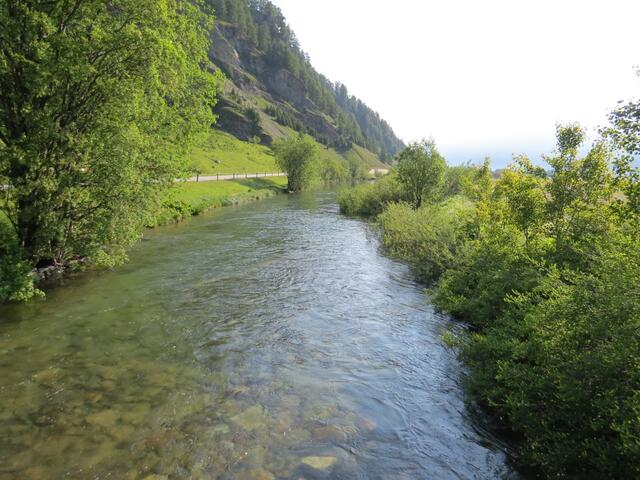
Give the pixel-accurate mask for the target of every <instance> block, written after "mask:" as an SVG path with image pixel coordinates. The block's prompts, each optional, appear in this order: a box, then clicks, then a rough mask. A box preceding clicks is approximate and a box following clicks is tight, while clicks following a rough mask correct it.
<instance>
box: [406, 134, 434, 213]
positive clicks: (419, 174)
mask: <svg viewBox="0 0 640 480" xmlns="http://www.w3.org/2000/svg"><path fill="white" fill-rule="evenodd" d="M397 161H398V166H397V171H398V181H399V182H400V183H401V184H402V185H403V186H404V188H405V190H406V192H407V194H408V196H409V198H410V200H411V203H412V204H413V205H414V207H420V206H421V205H422V203H423V202H424V201H428V202H433V201H434V200H435V199H436V198H437V195H438V193H439V191H440V189H441V187H442V183H443V180H444V173H445V169H446V163H445V161H444V158H443V157H442V155H440V153H439V152H438V150H437V149H436V145H435V143H434V141H433V140H423V141H422V142H419V143H414V144H412V145H409V146H408V147H407V148H406V149H405V150H404V151H402V153H400V155H398V159H397Z"/></svg>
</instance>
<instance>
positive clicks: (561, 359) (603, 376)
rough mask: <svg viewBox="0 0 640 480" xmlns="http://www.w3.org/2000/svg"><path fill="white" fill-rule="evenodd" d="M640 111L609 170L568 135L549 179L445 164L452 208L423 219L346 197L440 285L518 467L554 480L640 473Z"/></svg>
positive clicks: (439, 206)
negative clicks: (507, 429) (461, 323)
mask: <svg viewBox="0 0 640 480" xmlns="http://www.w3.org/2000/svg"><path fill="white" fill-rule="evenodd" d="M633 112H635V110H633V109H632V108H627V107H625V108H624V109H622V110H619V111H617V113H616V114H614V116H613V117H612V119H613V120H612V121H613V126H612V127H611V129H609V131H608V132H607V138H609V139H613V140H612V142H611V143H612V145H613V146H614V147H617V149H618V152H619V155H620V156H619V157H618V158H617V159H616V160H615V163H614V167H613V168H611V164H612V161H613V160H614V157H613V153H612V149H611V148H610V147H609V146H608V145H607V144H605V143H604V142H602V141H598V142H596V143H595V144H594V145H593V147H592V148H591V149H590V150H589V151H588V153H587V154H586V155H585V156H584V157H580V156H579V154H578V152H579V149H580V146H581V144H582V143H583V141H584V132H583V130H582V129H581V128H580V127H579V126H578V125H567V126H559V127H558V128H557V139H558V148H557V151H556V152H555V153H554V154H553V155H550V156H547V157H545V159H546V161H547V162H548V163H549V165H551V167H552V171H551V172H550V173H548V172H546V171H545V170H544V169H542V168H540V167H536V166H534V165H533V164H532V162H531V161H530V160H529V159H527V158H526V157H516V158H515V159H514V163H513V164H512V165H511V166H509V168H507V169H505V170H504V171H503V172H502V174H501V176H500V177H499V178H498V179H497V180H496V181H493V180H492V179H491V172H490V168H489V164H488V162H486V163H485V165H484V166H482V167H480V168H478V167H475V168H474V167H470V166H463V167H454V168H448V169H447V170H446V172H445V174H444V177H445V182H444V188H443V195H445V198H444V200H441V201H439V202H435V203H434V202H433V200H431V202H432V203H427V204H425V205H424V206H422V207H420V208H418V209H414V208H413V206H414V205H415V204H417V203H418V202H417V201H414V202H412V204H411V205H410V204H406V203H386V202H384V201H381V200H380V199H377V198H376V196H374V194H373V191H374V187H373V186H362V187H358V188H356V189H355V190H352V191H350V192H346V193H343V194H342V195H341V197H340V201H341V207H342V209H343V211H346V212H353V211H355V212H359V213H365V212H366V213H368V212H372V213H376V214H377V213H378V212H379V211H381V210H382V213H381V214H380V215H379V216H378V220H379V224H380V226H381V228H382V232H383V241H384V244H385V246H386V247H387V248H388V250H389V252H390V253H391V254H392V255H394V256H397V257H399V258H402V259H404V260H406V261H408V262H409V263H410V264H411V265H412V266H414V267H415V269H416V272H417V274H418V275H419V276H420V277H421V278H422V279H423V280H425V281H437V284H436V286H435V288H434V289H433V297H432V299H433V302H434V304H435V305H436V307H437V308H439V309H440V310H442V311H445V312H448V313H452V314H454V315H456V316H457V317H458V318H460V319H463V320H466V321H467V322H469V323H470V324H471V326H472V328H473V329H472V331H471V332H470V333H469V335H467V336H464V337H463V338H462V339H460V340H459V341H458V342H455V343H457V344H458V345H459V346H460V348H461V354H462V357H463V358H464V360H465V361H466V363H467V365H468V366H469V375H468V377H467V385H468V387H469V390H470V392H471V393H472V394H473V395H474V396H475V398H476V399H478V400H479V401H480V402H481V403H482V404H484V405H485V406H487V407H489V408H491V409H493V410H494V412H495V414H496V415H497V417H499V418H504V419H506V420H507V421H508V422H509V425H510V426H511V428H512V429H513V430H514V431H516V432H518V433H520V434H521V435H522V437H523V439H524V442H523V444H522V448H521V449H520V451H518V452H517V453H518V455H517V459H518V461H519V462H520V463H522V464H524V465H528V466H534V467H537V468H538V469H540V470H541V471H542V473H543V474H545V475H547V476H548V477H550V478H551V477H553V478H637V477H638V476H640V443H639V442H638V439H639V438H640V415H639V413H640V393H639V392H640V368H639V366H640V333H639V332H640V291H639V290H638V289H639V288H640V236H638V218H637V212H636V211H635V206H634V204H633V202H634V197H633V195H634V192H635V191H637V189H638V188H639V187H638V180H639V177H638V174H637V168H635V167H634V164H633V161H632V160H631V157H630V155H631V154H633V152H636V150H634V148H636V147H635V146H634V145H637V143H636V140H635V139H636V133H637V131H638V127H637V120H636V121H635V122H636V123H634V121H632V120H630V117H631V118H635V117H634V115H635V113H633ZM617 115H619V116H617ZM620 118H624V119H625V120H624V121H623V120H620ZM409 177H410V176H409V175H407V177H406V178H409ZM407 185H409V188H412V187H411V184H410V183H409V182H408V181H407V182H406V183H404V184H402V183H401V184H400V192H401V193H404V194H405V195H406V194H407V193H408V191H407V188H408V187H407ZM616 190H621V191H622V192H623V194H624V198H620V197H619V196H618V197H616V193H617V192H616ZM461 194H462V195H463V196H464V197H466V200H463V199H462V198H461V196H460V195H461ZM451 195H457V196H453V197H452V196H451ZM434 197H435V196H434V195H431V197H430V198H431V199H433V198H434ZM409 198H412V199H415V198H416V197H415V195H412V196H411V197H409ZM450 340H451V339H449V341H450ZM449 343H451V342H449Z"/></svg>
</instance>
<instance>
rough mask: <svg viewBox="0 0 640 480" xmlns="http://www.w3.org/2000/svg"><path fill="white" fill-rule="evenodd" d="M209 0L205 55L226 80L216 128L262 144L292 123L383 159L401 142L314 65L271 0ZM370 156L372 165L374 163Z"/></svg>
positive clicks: (327, 141) (335, 144)
mask: <svg viewBox="0 0 640 480" xmlns="http://www.w3.org/2000/svg"><path fill="white" fill-rule="evenodd" d="M208 4H209V5H210V6H211V7H213V9H214V11H215V15H216V17H217V22H216V27H215V31H214V32H213V35H212V47H211V51H210V54H209V57H210V60H211V62H212V68H214V69H220V70H222V71H223V72H224V73H225V75H226V77H227V79H228V80H227V83H226V86H225V88H224V91H223V93H222V95H221V98H220V100H219V103H218V105H217V107H216V113H217V114H218V128H220V129H221V130H223V131H225V132H228V133H231V134H232V135H234V136H236V137H237V138H239V139H241V140H245V141H246V140H253V141H257V140H260V143H263V144H266V145H270V144H271V142H272V141H273V140H274V139H276V138H279V137H282V136H284V135H286V134H287V131H288V130H289V129H293V130H295V131H299V132H304V133H308V134H309V135H311V136H312V137H314V138H315V139H316V140H317V141H318V142H319V143H322V144H323V145H325V146H327V147H330V148H332V149H335V150H337V151H338V152H341V153H345V152H347V151H352V150H353V145H354V144H355V145H357V146H360V147H362V148H365V149H367V150H369V151H370V152H373V154H375V155H373V158H375V157H377V159H381V160H383V161H389V160H390V159H391V158H392V157H393V156H394V155H395V154H396V153H397V152H398V150H400V149H401V148H403V146H404V145H403V143H402V141H401V140H400V139H399V138H398V137H396V135H395V134H394V133H393V130H392V129H391V127H390V126H389V125H388V123H387V122H386V121H384V120H383V119H381V118H380V116H379V115H378V114H377V113H376V112H374V111H373V110H371V109H370V108H369V107H367V106H366V105H365V104H364V103H363V102H362V101H361V100H359V99H357V98H355V97H353V96H351V95H349V93H348V91H347V89H346V87H345V86H344V85H342V84H339V83H336V84H333V83H332V82H330V81H329V80H328V79H327V78H325V77H324V76H323V75H321V74H319V73H318V72H317V71H316V70H315V69H314V68H313V66H312V65H311V63H310V61H309V58H308V56H307V55H306V54H305V53H304V52H303V51H302V50H301V48H300V46H299V45H298V42H297V40H296V37H295V34H294V33H293V32H292V31H291V29H290V28H289V26H288V25H287V23H286V20H285V18H284V16H283V15H282V12H281V11H280V10H279V9H278V8H277V7H276V6H275V5H273V4H272V3H271V2H270V1H268V0H208ZM289 131H290V130H289ZM365 157H366V158H371V156H368V155H365ZM377 159H376V160H375V161H373V162H370V166H371V168H378V167H380V164H379V162H378V161H377Z"/></svg>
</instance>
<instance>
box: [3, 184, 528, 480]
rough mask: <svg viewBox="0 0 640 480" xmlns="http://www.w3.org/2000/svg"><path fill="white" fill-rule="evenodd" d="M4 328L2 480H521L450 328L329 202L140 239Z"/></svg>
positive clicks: (14, 314) (197, 222) (20, 309)
mask: <svg viewBox="0 0 640 480" xmlns="http://www.w3.org/2000/svg"><path fill="white" fill-rule="evenodd" d="M0 316H1V317H2V321H1V322H0V407H1V408H0V480H9V479H15V478H20V479H48V478H71V479H85V478H98V479H102V478H123V479H145V478H148V479H156V480H158V479H182V478H184V479H214V478H222V479H227V478H228V479H231V478H237V479H274V478H279V479H300V478H306V479H316V478H336V479H342V478H344V479H347V478H348V479H352V478H362V479H381V480H403V479H417V478H438V479H449V478H452V479H454V478H459V479H470V478H478V479H486V478H519V477H518V476H517V474H516V473H514V472H513V471H512V470H511V469H510V468H509V467H508V465H507V462H506V455H505V447H504V445H501V444H500V442H498V441H497V440H496V439H494V438H492V436H491V435H490V434H488V433H487V432H486V431H485V430H484V429H483V428H481V427H479V424H478V422H477V421H476V419H474V415H473V414H472V413H470V412H469V410H468V409H467V407H466V405H465V400H464V395H463V392H462V390H461V386H460V368H461V366H460V365H459V363H458V361H457V359H456V357H455V355H454V353H453V352H451V351H449V350H447V349H446V348H445V347H444V346H443V345H442V343H441V342H440V340H439V335H440V332H441V331H442V329H443V328H446V327H448V326H449V320H448V319H447V318H445V317H442V316H440V315H436V314H435V313H434V312H433V310H432V309H431V308H430V306H429V305H427V304H426V303H425V301H424V296H423V292H422V288H421V287H420V286H419V285H417V284H416V283H415V282H414V281H413V279H412V276H411V273H410V272H409V271H408V269H407V268H406V267H405V266H404V265H402V264H399V263H397V262H394V261H392V260H389V259H387V258H385V257H384V256H383V255H381V254H380V252H379V244H378V240H377V238H376V235H374V234H372V232H371V229H370V227H369V226H368V225H367V224H366V223H364V222H360V221H356V220H353V219H347V218H344V217H342V216H340V215H339V214H338V212H337V206H336V205H335V196H334V195H333V194H331V193H314V194H306V195H298V196H281V197H277V198H274V199H272V200H268V201H264V202H259V203H255V204H250V205H245V206H243V207H237V208H228V209H223V210H220V211H216V212H214V213H212V214H208V215H205V216H202V217H200V218H196V219H193V220H191V221H189V222H186V223H185V224H182V225H179V226H171V227H167V228H164V229H161V230H158V231H154V232H151V233H150V234H149V235H148V237H147V241H145V242H143V243H141V244H140V245H138V246H137V247H136V248H135V249H134V250H133V252H132V254H131V262H130V263H129V264H128V265H126V266H125V267H123V268H121V269H118V270H116V271H114V272H109V273H105V274H99V275H87V276H83V277H82V278H79V279H77V280H74V281H72V282H68V283H67V284H66V285H63V286H61V287H58V288H56V289H53V290H52V291H51V292H50V294H49V298H48V300H47V301H46V302H41V303H35V304H32V305H25V306H11V307H3V308H2V309H0ZM154 475H155V476H154Z"/></svg>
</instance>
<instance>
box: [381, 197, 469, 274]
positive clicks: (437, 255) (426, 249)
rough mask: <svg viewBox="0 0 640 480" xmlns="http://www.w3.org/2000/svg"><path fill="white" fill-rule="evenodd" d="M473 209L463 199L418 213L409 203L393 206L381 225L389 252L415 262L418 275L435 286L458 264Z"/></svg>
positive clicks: (454, 199)
mask: <svg viewBox="0 0 640 480" xmlns="http://www.w3.org/2000/svg"><path fill="white" fill-rule="evenodd" d="M472 209H473V204H472V203H471V202H470V201H469V200H467V199H465V198H463V197H453V198H451V199H448V200H447V201H445V202H443V203H440V204H436V205H426V206H424V207H422V208H419V209H417V210H414V209H413V208H411V206H410V205H409V204H407V203H392V204H390V205H389V206H388V207H387V208H386V209H385V210H384V212H383V213H382V214H381V215H380V216H379V217H378V221H379V223H380V225H381V226H382V231H383V238H384V244H385V246H386V247H387V248H388V250H389V252H390V253H391V254H392V255H394V256H396V257H399V258H401V259H404V260H407V261H409V262H411V263H412V264H413V265H414V266H415V268H416V273H417V275H418V276H419V277H420V278H421V279H422V280H424V281H427V282H431V281H434V280H437V279H438V277H439V276H440V275H441V274H442V273H443V272H444V271H446V270H448V269H449V268H450V267H451V266H452V265H453V264H454V262H455V259H456V256H457V255H458V254H459V250H460V249H461V248H462V246H463V243H464V241H465V239H466V237H467V227H468V223H469V220H470V215H471V213H472ZM452 219H453V220H452Z"/></svg>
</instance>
